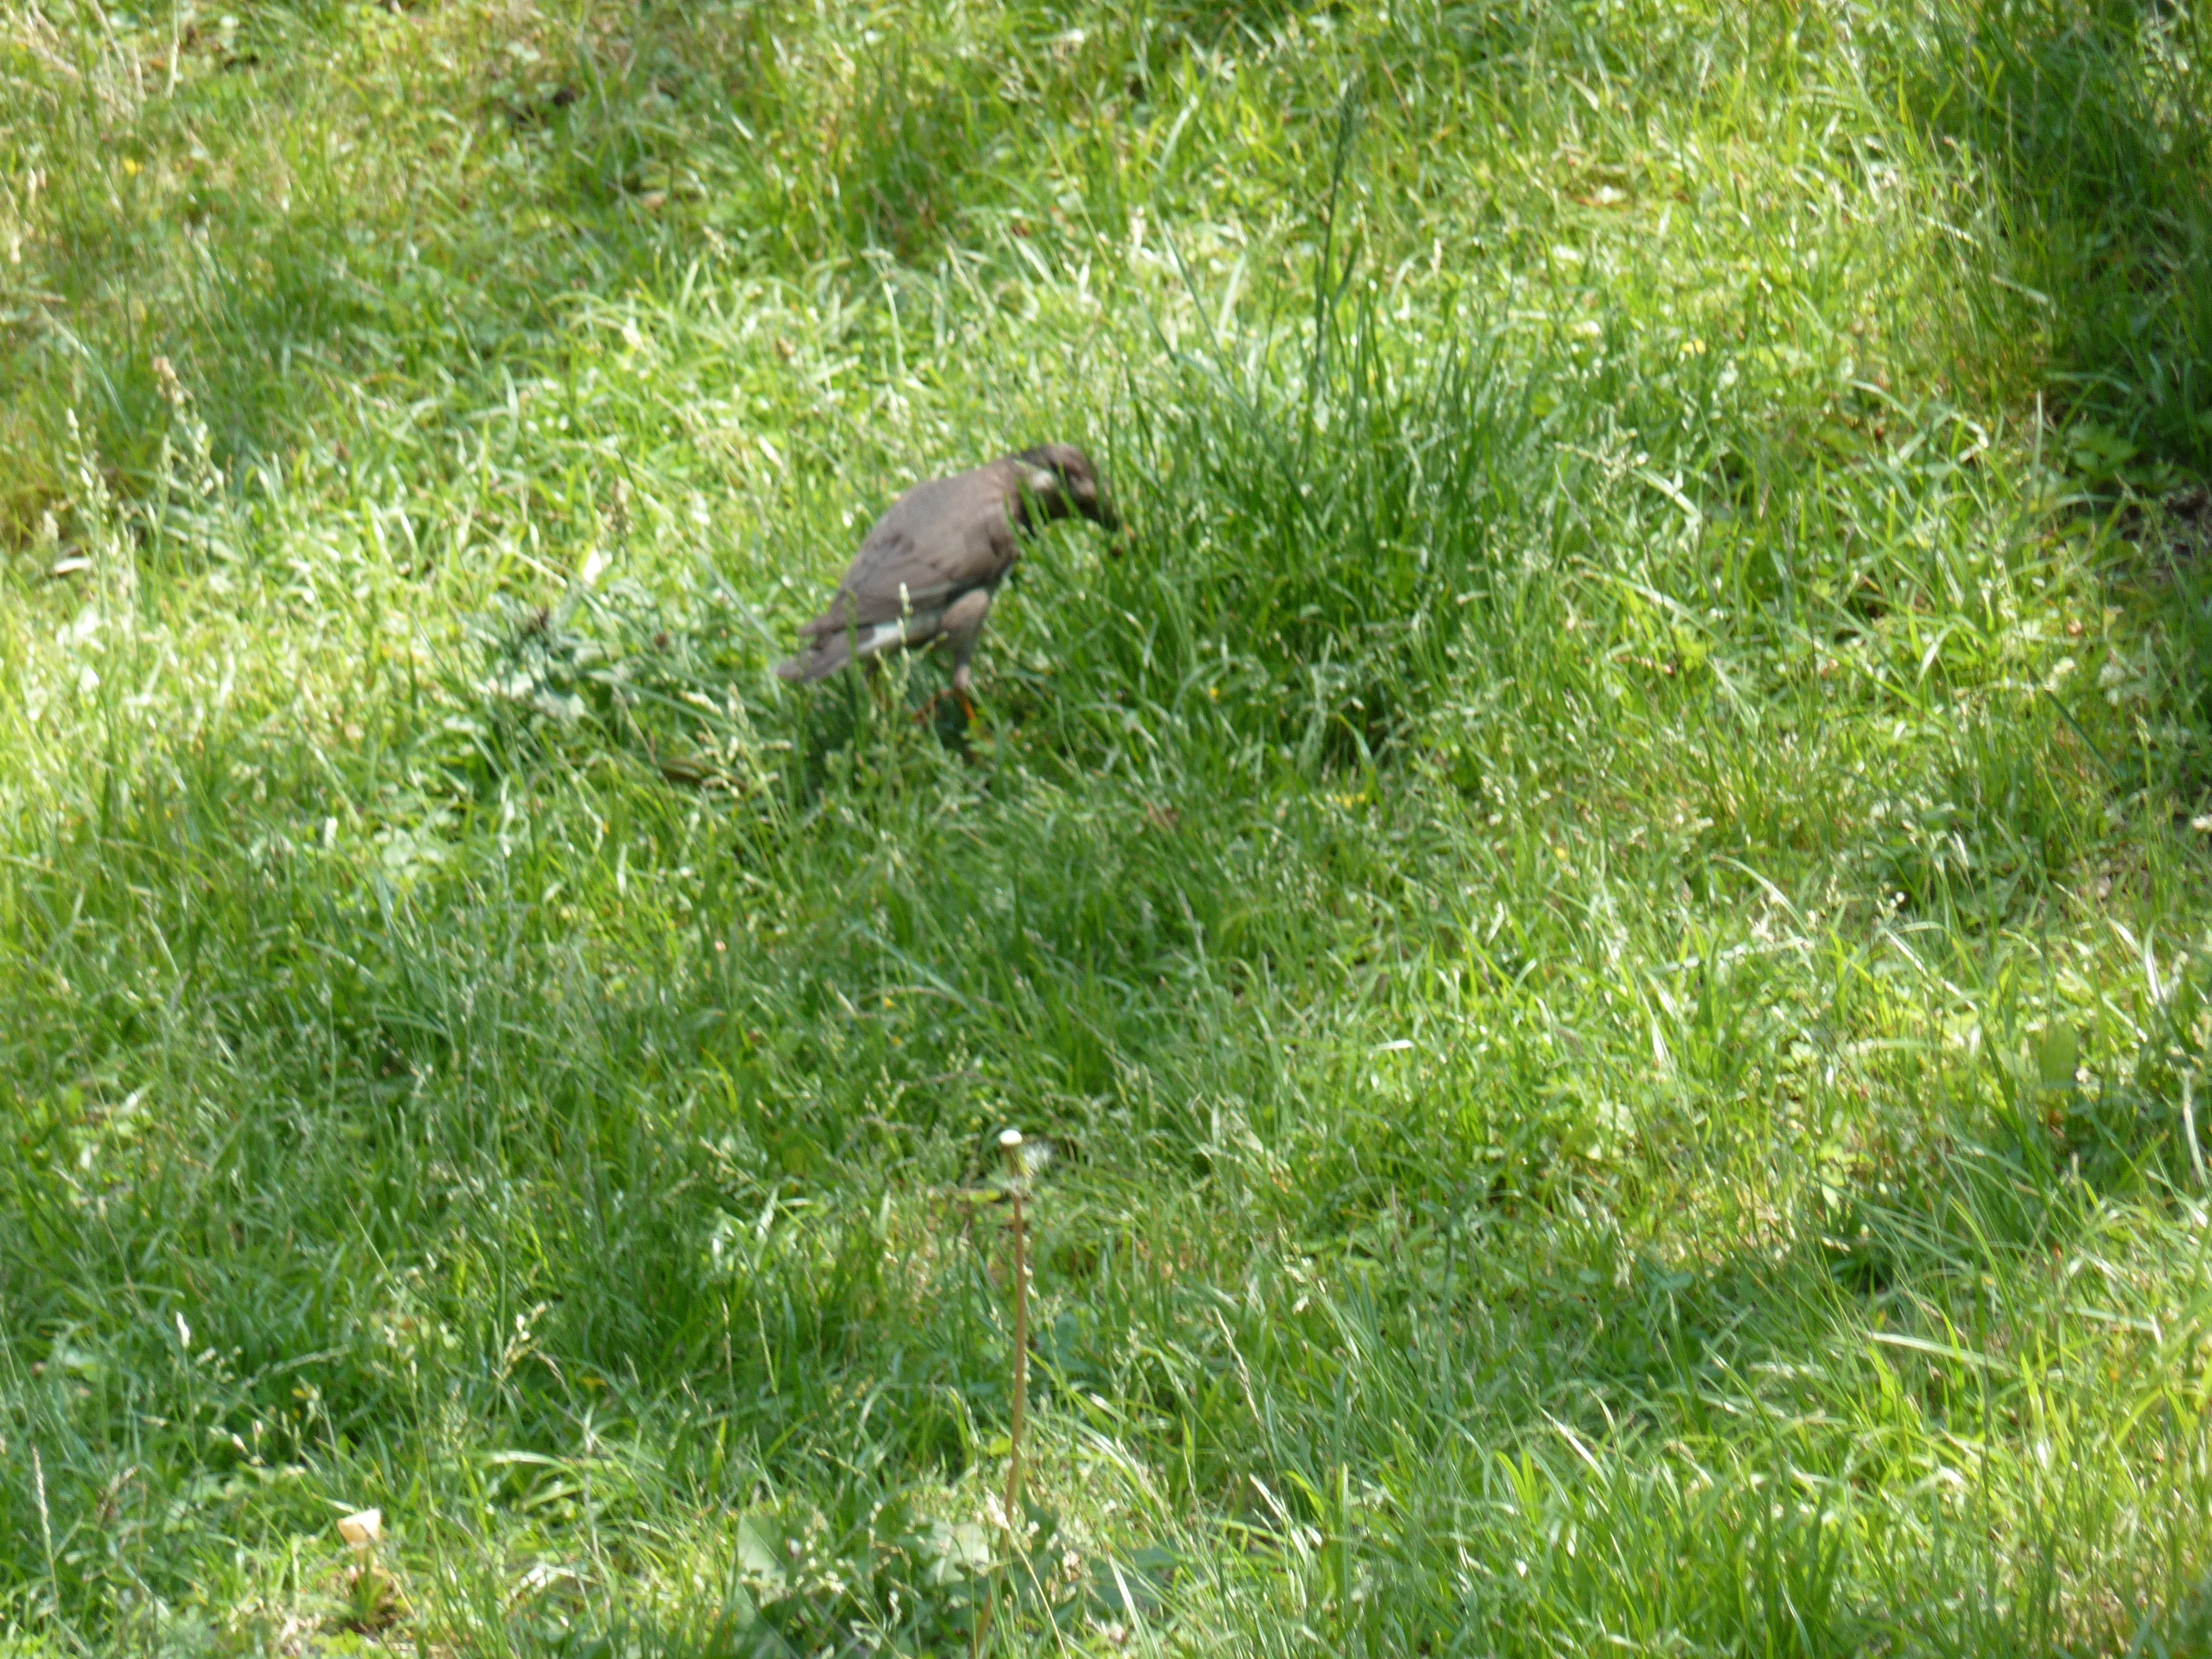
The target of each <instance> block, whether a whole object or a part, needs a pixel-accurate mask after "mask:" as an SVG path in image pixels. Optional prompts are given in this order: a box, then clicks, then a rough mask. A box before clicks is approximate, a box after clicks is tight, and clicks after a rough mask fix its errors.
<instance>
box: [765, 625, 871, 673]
mask: <svg viewBox="0 0 2212 1659" xmlns="http://www.w3.org/2000/svg"><path fill="white" fill-rule="evenodd" d="M852 656H853V644H852V641H851V639H850V637H849V636H848V635H845V634H842V633H837V634H817V635H815V637H814V638H813V640H811V641H810V642H809V643H808V645H807V647H806V649H805V650H804V651H802V652H800V653H799V654H798V655H797V656H795V657H791V658H787V659H785V660H784V661H782V662H780V663H778V664H776V665H775V671H776V672H777V673H778V674H779V675H781V676H782V678H785V679H787V680H796V681H798V682H799V683H800V684H812V683H813V682H814V681H816V680H819V679H827V678H829V676H830V675H832V674H834V673H836V671H838V670H839V669H841V668H842V667H843V666H844V665H846V664H847V663H848V662H849V661H850V660H852Z"/></svg>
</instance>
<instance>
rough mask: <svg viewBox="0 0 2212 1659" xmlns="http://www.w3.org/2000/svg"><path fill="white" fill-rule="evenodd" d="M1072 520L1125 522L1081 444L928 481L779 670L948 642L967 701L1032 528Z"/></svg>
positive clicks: (874, 534)
mask: <svg viewBox="0 0 2212 1659" xmlns="http://www.w3.org/2000/svg"><path fill="white" fill-rule="evenodd" d="M1069 513H1081V514H1082V515H1083V516H1084V517H1085V518H1086V519H1089V520H1091V521H1092V522H1093V523H1094V524H1098V525H1103V526H1105V528H1106V529H1108V530H1109V531H1111V530H1115V529H1118V528H1119V527H1120V526H1121V520H1119V519H1118V518H1117V517H1115V513H1114V508H1113V506H1112V504H1111V503H1110V502H1109V501H1108V500H1107V497H1106V490H1105V487H1104V486H1103V484H1101V483H1099V482H1098V471H1097V468H1095V467H1093V466H1092V465H1091V458H1090V457H1089V456H1088V455H1085V453H1083V452H1082V451H1081V450H1079V449H1078V448H1076V447H1074V446H1073V445H1072V444H1046V445H1044V446H1042V447H1040V448H1036V449H1025V450H1024V451H1022V453H1020V454H1018V455H1008V456H1006V457H1005V458H1004V459H1000V460H996V461H993V462H992V463H991V464H990V465H988V466H979V467H977V468H976V469H975V471H973V472H963V473H962V474H960V475H959V477H954V478H932V479H931V480H929V481H928V482H927V483H918V484H916V485H915V487H914V488H913V489H909V490H908V491H907V492H906V494H905V495H902V496H900V497H899V498H898V500H896V501H894V502H892V503H891V507H890V511H889V512H888V513H884V516H883V517H882V518H880V519H878V520H876V526H875V528H874V529H872V530H871V531H870V532H868V538H867V539H866V541H864V542H862V543H861V544H860V551H859V552H858V553H856V554H854V556H853V562H852V564H851V566H850V567H849V568H848V569H847V570H846V572H845V580H843V581H842V582H841V583H839V584H838V586H837V597H836V599H832V600H831V601H830V602H829V609H828V610H827V611H823V613H822V614H821V615H820V616H818V617H816V618H815V619H814V620H813V621H812V622H811V623H806V624H805V626H803V627H801V628H800V629H799V634H800V635H801V636H802V637H804V638H805V640H806V641H808V643H807V644H806V645H805V647H804V648H802V649H801V650H800V652H799V654H798V655H797V656H795V657H793V658H792V659H790V660H789V661H787V662H780V663H778V664H777V665H775V671H776V672H777V673H779V674H781V675H782V676H783V678H786V679H787V680H818V679H821V678H823V677H824V676H826V675H829V674H834V673H836V671H838V670H839V669H841V668H842V667H843V666H844V665H846V663H847V662H848V661H850V660H851V659H852V658H853V657H854V655H855V654H856V653H857V654H858V655H860V656H861V657H872V656H875V655H877V654H878V653H882V652H885V651H900V650H906V649H909V648H911V647H915V646H923V645H927V644H929V643H930V642H932V641H935V640H939V639H946V640H950V641H952V690H953V691H954V693H955V694H956V695H957V696H960V697H962V698H963V699H964V698H965V697H966V696H967V695H968V688H969V684H970V681H971V678H972V677H971V675H970V672H969V660H970V659H972V658H973V657H974V656H975V641H977V640H978V639H979V638H980V637H981V635H982V632H983V619H984V618H985V617H987V616H989V615H990V613H991V596H992V594H993V593H994V592H997V591H998V586H999V584H1000V581H1001V580H1004V579H1005V577H1006V572H1008V571H1009V570H1011V569H1012V568H1014V561H1015V560H1016V559H1017V558H1018V557H1020V556H1021V535H1022V532H1024V531H1027V530H1029V529H1030V528H1031V527H1032V526H1036V525H1037V524H1040V523H1042V522H1045V521H1047V520H1053V519H1064V518H1066V516H1067V515H1068V514H1069Z"/></svg>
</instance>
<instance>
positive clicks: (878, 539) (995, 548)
mask: <svg viewBox="0 0 2212 1659" xmlns="http://www.w3.org/2000/svg"><path fill="white" fill-rule="evenodd" d="M1004 471H1005V470H1004V468H1003V467H1002V466H1001V465H998V464H995V463H994V465H990V466H984V467H978V468H977V469H976V470H975V471H973V472H963V473H962V474H961V475H960V476H959V477H956V478H934V479H932V480H931V481H930V482H929V483H921V484H916V485H915V487H914V488H913V489H909V490H908V491H907V493H906V494H905V495H902V496H900V497H899V498H898V500H897V501H894V502H893V503H892V504H891V508H890V511H889V512H888V513H884V516H883V517H882V518H880V519H878V520H876V526H875V528H874V529H872V530H871V531H870V532H868V537H867V539H866V541H864V542H862V543H861V544H860V551H859V552H858V553H856V554H855V555H854V556H853V562H852V564H851V566H850V567H849V568H848V569H847V570H846V572H845V580H843V581H842V582H841V583H840V584H839V585H838V588H837V597H836V599H835V600H834V601H832V602H831V604H830V606H829V609H828V610H827V611H823V613H822V615H820V616H819V617H816V618H815V619H814V620H813V621H812V622H811V623H806V624H805V626H804V627H802V628H801V629H799V633H800V635H803V636H805V637H809V638H811V637H813V636H815V635H823V634H842V633H843V632H844V631H845V630H846V629H848V628H854V627H859V628H866V627H867V626H869V625H871V624H872V623H886V622H895V621H896V620H897V619H898V618H899V617H901V616H902V615H904V614H906V613H907V612H908V611H935V610H940V609H942V608H943V607H944V606H945V604H946V603H947V602H948V601H949V600H951V599H956V598H957V597H958V596H959V595H960V594H962V593H964V592H968V591H969V589H971V588H976V587H985V586H990V585H991V584H992V583H994V582H996V581H997V580H999V578H1000V577H1001V576H1003V575H1005V574H1006V570H1007V568H1008V567H1009V566H1011V565H1012V563H1013V562H1014V558H1015V556H1016V555H1017V554H1018V552H1019V551H1020V548H1019V545H1018V543H1017V542H1016V540H1015V537H1014V529H1013V525H1012V522H1011V520H1010V517H1009V514H1008V513H1007V498H1008V495H1009V493H1010V488H1011V486H1010V484H1009V482H1008V480H1007V478H1006V477H1005V476H1004Z"/></svg>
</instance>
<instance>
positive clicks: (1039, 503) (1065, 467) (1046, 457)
mask: <svg viewBox="0 0 2212 1659" xmlns="http://www.w3.org/2000/svg"><path fill="white" fill-rule="evenodd" d="M1013 459H1014V460H1015V461H1016V462H1018V464H1019V465H1021V467H1022V469H1023V477H1022V493H1023V495H1025V496H1026V497H1028V499H1029V500H1030V501H1034V502H1035V503H1036V510H1037V512H1039V513H1042V515H1043V516H1044V517H1046V518H1048V519H1064V518H1066V516H1067V515H1068V514H1069V513H1081V514H1082V515H1083V516H1084V517H1085V518H1086V519H1088V520H1091V523H1093V524H1096V525H1101V526H1104V527H1105V528H1106V529H1108V530H1119V529H1120V528H1121V515H1120V514H1119V513H1115V511H1114V503H1113V501H1111V500H1110V499H1109V497H1108V495H1107V494H1106V486H1105V485H1104V484H1103V483H1101V482H1100V481H1099V477H1098V469H1097V467H1095V466H1093V465H1091V458H1090V457H1089V456H1088V455H1086V454H1085V453H1083V452H1082V451H1081V450H1079V449H1078V448H1077V447H1075V446H1074V445H1073V444H1042V445H1039V446H1038V447H1036V448H1035V449H1024V451H1022V453H1020V454H1018V455H1017V456H1015V457H1013Z"/></svg>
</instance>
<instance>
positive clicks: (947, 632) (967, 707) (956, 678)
mask: <svg viewBox="0 0 2212 1659" xmlns="http://www.w3.org/2000/svg"><path fill="white" fill-rule="evenodd" d="M990 614H991V590H990V589H989V588H987V587H978V588H975V589H972V590H971V591H969V592H966V593H963V594H962V595H961V596H960V597H959V598H958V599H955V600H954V601H953V602H952V603H951V605H947V606H946V607H945V620H944V623H943V624H942V628H943V633H944V636H945V638H946V639H948V640H950V641H952V686H951V691H952V695H953V696H955V697H957V698H958V699H959V702H960V712H961V713H962V714H965V715H966V716H967V717H968V720H969V724H971V725H972V724H973V723H974V722H975V703H974V702H972V701H971V700H970V699H969V695H968V694H969V688H970V687H971V686H973V685H974V684H975V670H974V668H973V667H972V666H970V665H971V664H972V663H973V662H974V660H975V641H978V640H979V639H981V637H982V635H983V619H984V618H985V617H988V616H989V615H990ZM944 695H945V694H944V693H943V692H942V691H940V692H939V693H938V694H937V696H934V697H932V698H931V699H930V700H929V705H928V709H926V710H925V711H924V714H927V713H928V712H929V710H933V709H934V708H936V707H937V704H938V701H939V698H941V697H943V696H944Z"/></svg>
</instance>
